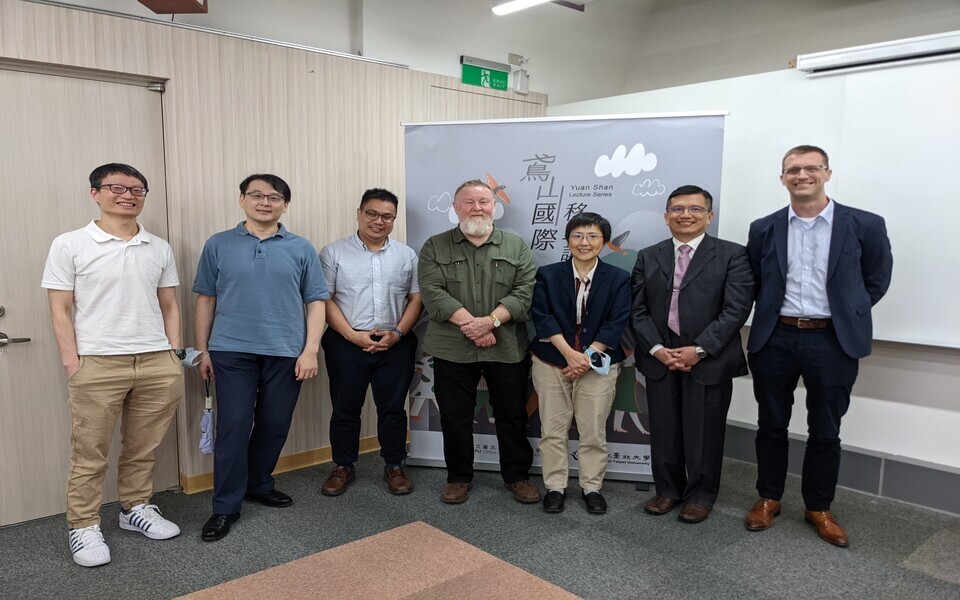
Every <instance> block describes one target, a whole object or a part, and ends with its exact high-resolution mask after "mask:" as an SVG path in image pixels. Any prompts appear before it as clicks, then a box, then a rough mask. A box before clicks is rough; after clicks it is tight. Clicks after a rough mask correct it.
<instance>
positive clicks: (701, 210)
mask: <svg viewBox="0 0 960 600" xmlns="http://www.w3.org/2000/svg"><path fill="white" fill-rule="evenodd" d="M684 211H686V212H688V213H690V214H691V215H705V214H707V213H708V212H709V211H708V210H707V209H706V207H704V206H671V207H670V208H668V209H667V212H668V213H670V214H671V215H682V214H683V213H684Z"/></svg>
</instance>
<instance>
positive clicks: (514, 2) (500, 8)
mask: <svg viewBox="0 0 960 600" xmlns="http://www.w3.org/2000/svg"><path fill="white" fill-rule="evenodd" d="M547 2H550V0H511V1H510V2H504V3H503V4H498V5H496V6H494V7H493V14H495V15H498V16H503V15H509V14H510V13H515V12H517V11H518V10H523V9H525V8H530V7H531V6H536V5H538V4H546V3H547Z"/></svg>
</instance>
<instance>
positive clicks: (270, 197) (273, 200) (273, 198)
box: [244, 192, 283, 204]
mask: <svg viewBox="0 0 960 600" xmlns="http://www.w3.org/2000/svg"><path fill="white" fill-rule="evenodd" d="M244 196H249V197H250V198H253V199H254V200H255V201H256V202H260V201H261V200H264V199H265V200H266V201H267V202H269V203H270V204H280V203H281V202H283V196H281V195H280V194H264V193H263V192H250V193H249V194H246V193H245V194H244Z"/></svg>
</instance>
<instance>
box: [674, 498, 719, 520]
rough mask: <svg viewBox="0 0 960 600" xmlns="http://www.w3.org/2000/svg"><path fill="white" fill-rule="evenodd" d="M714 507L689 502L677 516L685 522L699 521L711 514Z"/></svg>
mask: <svg viewBox="0 0 960 600" xmlns="http://www.w3.org/2000/svg"><path fill="white" fill-rule="evenodd" d="M712 509H713V507H712V506H706V505H704V504H694V503H693V502H687V503H686V504H684V505H683V510H681V511H680V514H679V515H677V518H678V519H680V520H681V521H683V522H684V523H699V522H700V521H703V520H705V519H706V518H707V517H709V516H710V511H711V510H712Z"/></svg>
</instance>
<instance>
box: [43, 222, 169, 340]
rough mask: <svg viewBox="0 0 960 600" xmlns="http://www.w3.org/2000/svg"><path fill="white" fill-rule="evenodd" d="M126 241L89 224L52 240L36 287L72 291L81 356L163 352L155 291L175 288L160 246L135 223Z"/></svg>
mask: <svg viewBox="0 0 960 600" xmlns="http://www.w3.org/2000/svg"><path fill="white" fill-rule="evenodd" d="M137 225H138V226H139V228H140V231H139V233H137V235H135V236H134V237H133V239H131V240H130V241H129V242H128V241H126V240H123V239H121V238H118V237H115V236H113V235H111V234H109V233H107V232H105V231H104V230H102V229H100V228H99V227H98V226H97V224H96V222H95V221H91V222H90V224H89V225H87V226H86V227H84V228H83V229H77V230H76V231H71V232H69V233H64V234H62V235H60V236H59V237H57V239H55V240H53V244H52V245H51V246H50V254H49V255H47V264H46V267H45V268H44V270H43V281H42V283H41V287H43V288H46V289H48V290H64V291H72V292H73V304H74V331H75V334H76V338H77V353H78V354H81V355H117V354H141V353H144V352H157V351H160V350H169V349H170V342H169V340H167V336H166V333H164V329H163V316H162V314H161V313H160V301H159V300H158V299H157V288H164V287H176V286H178V285H180V280H179V278H178V277H177V265H176V262H174V259H173V251H172V250H171V249H170V244H168V243H167V242H166V241H164V240H162V239H160V238H158V237H156V236H154V235H151V234H150V233H148V232H147V231H146V230H145V229H144V228H143V225H141V224H139V223H138V224H137Z"/></svg>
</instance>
